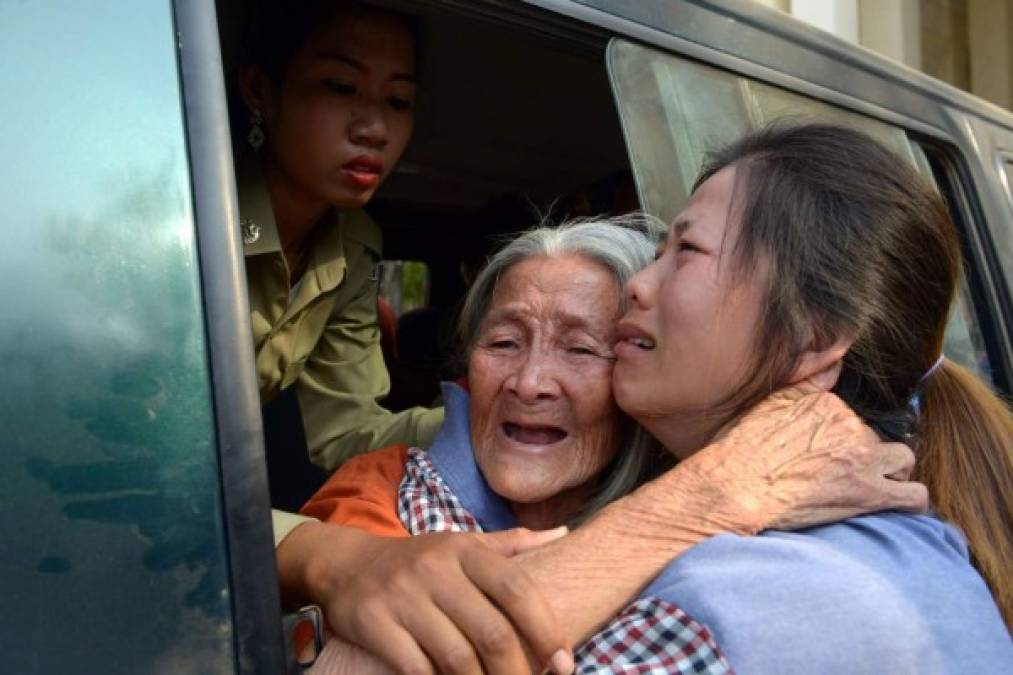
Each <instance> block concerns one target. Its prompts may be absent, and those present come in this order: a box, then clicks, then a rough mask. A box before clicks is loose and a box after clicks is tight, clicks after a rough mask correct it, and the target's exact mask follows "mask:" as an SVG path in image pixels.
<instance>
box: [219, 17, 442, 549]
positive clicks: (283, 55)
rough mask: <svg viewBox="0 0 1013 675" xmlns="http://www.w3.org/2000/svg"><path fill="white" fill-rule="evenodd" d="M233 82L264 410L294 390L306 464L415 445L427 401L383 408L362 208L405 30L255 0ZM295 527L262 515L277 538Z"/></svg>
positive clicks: (380, 149)
mask: <svg viewBox="0 0 1013 675" xmlns="http://www.w3.org/2000/svg"><path fill="white" fill-rule="evenodd" d="M258 19H259V21H258V22H257V25H258V26H262V27H263V28H264V30H262V31H259V34H258V31H256V30H254V31H251V35H250V36H249V39H248V41H247V42H248V44H247V47H246V54H245V55H244V59H243V60H244V64H243V65H242V66H241V67H240V73H239V85H240V93H241V95H242V98H243V102H244V103H245V105H246V108H247V110H248V111H249V115H250V118H249V127H248V135H247V139H246V140H247V147H246V148H244V150H243V151H242V152H240V153H237V154H238V155H239V156H240V158H239V166H238V171H237V173H238V180H239V198H240V218H241V227H242V235H243V243H244V253H245V257H246V272H247V281H248V289H249V298H250V310H251V320H252V326H253V333H254V341H255V346H256V358H257V362H256V367H257V376H258V381H259V385H260V396H261V402H262V404H268V403H269V402H271V401H272V400H273V399H274V398H275V397H276V396H277V395H278V394H279V393H280V392H281V391H283V390H286V389H289V388H292V389H294V391H295V394H296V397H297V399H298V404H299V410H300V413H301V417H302V422H303V428H304V430H305V434H306V442H307V448H308V450H309V455H310V458H311V459H312V461H313V463H314V464H316V465H317V466H319V467H321V468H322V469H323V470H324V471H326V472H330V471H333V470H334V469H335V468H337V466H339V465H340V464H341V462H343V461H344V460H346V459H348V458H349V457H352V456H354V455H357V454H360V453H363V452H366V451H368V450H370V449H374V448H378V447H383V446H386V445H390V444H392V443H395V442H403V443H409V444H412V445H416V444H425V443H427V442H428V441H429V440H430V439H431V437H432V435H433V434H434V433H435V431H436V429H437V428H438V427H439V424H440V422H441V421H442V411H441V410H425V409H412V410H407V411H404V412H401V413H396V414H395V413H391V412H390V411H388V410H386V409H384V408H383V407H381V406H380V404H379V403H378V401H379V400H380V399H381V398H382V397H383V396H385V395H386V394H387V392H388V389H389V378H388V375H387V370H386V368H385V366H384V362H383V355H382V353H381V350H380V335H379V328H378V324H377V318H376V296H377V279H378V276H377V265H378V264H379V261H380V257H381V246H382V239H381V233H380V229H379V228H378V227H377V225H376V223H374V222H373V221H372V219H371V218H370V217H369V216H368V215H367V214H366V213H365V212H364V211H362V209H361V207H362V206H363V205H365V204H366V203H367V202H368V201H369V199H370V198H371V197H372V196H373V194H374V193H375V192H376V190H377V188H378V187H379V186H380V185H381V184H382V182H383V181H384V179H386V178H387V176H388V175H389V174H390V172H391V170H392V169H393V167H394V165H395V164H396V163H397V161H398V159H399V158H400V156H401V153H402V152H403V151H404V148H405V146H406V145H407V143H408V140H409V138H410V137H411V133H412V128H413V111H412V106H413V100H414V97H415V87H416V84H415V43H416V40H415V36H414V31H415V28H414V26H413V25H412V24H411V23H410V21H409V20H408V19H406V18H405V17H402V16H400V15H395V14H391V13H386V12H378V11H374V10H370V9H367V8H363V7H359V6H357V5H350V4H348V3H345V4H340V3H338V4H336V3H333V2H331V3H324V2H308V3H296V5H286V6H284V7H282V6H281V3H269V4H267V5H266V6H265V11H264V13H263V14H262V15H261V16H260V17H258ZM298 522H301V521H300V520H299V519H298V517H296V516H291V515H289V514H281V513H280V512H279V513H276V514H275V535H276V541H280V540H281V538H283V537H284V536H285V535H286V534H287V533H288V532H289V531H290V530H291V528H292V527H293V526H294V525H295V524H297V523H298Z"/></svg>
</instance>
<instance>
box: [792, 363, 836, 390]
mask: <svg viewBox="0 0 1013 675" xmlns="http://www.w3.org/2000/svg"><path fill="white" fill-rule="evenodd" d="M842 367H843V363H842V362H841V361H839V360H838V361H834V362H833V363H831V364H830V365H829V366H827V367H826V368H824V369H823V370H820V371H819V372H816V373H813V374H812V375H810V376H809V377H808V378H806V379H805V380H802V381H801V382H799V383H798V384H797V385H795V388H796V389H797V390H798V391H799V392H800V393H801V394H802V395H806V394H818V393H820V392H824V391H830V390H831V389H833V388H834V385H836V384H837V380H838V378H840V376H841V368H842Z"/></svg>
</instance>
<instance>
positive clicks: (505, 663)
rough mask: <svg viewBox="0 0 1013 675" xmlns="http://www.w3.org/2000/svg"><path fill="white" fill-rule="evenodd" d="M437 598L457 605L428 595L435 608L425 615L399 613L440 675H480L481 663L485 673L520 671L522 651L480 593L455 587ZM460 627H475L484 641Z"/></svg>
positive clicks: (506, 624)
mask: <svg viewBox="0 0 1013 675" xmlns="http://www.w3.org/2000/svg"><path fill="white" fill-rule="evenodd" d="M442 595H443V596H444V598H443V599H445V598H453V599H455V600H460V601H461V604H459V605H456V606H447V605H442V604H441V602H440V601H441V598H440V597H439V596H434V598H433V599H434V601H435V602H436V605H435V606H429V607H426V608H424V609H425V611H411V612H409V611H405V612H402V613H401V617H400V618H401V620H402V621H403V622H404V626H405V628H406V629H407V630H408V632H409V633H411V635H412V636H414V638H415V640H417V641H418V644H419V645H420V646H421V647H422V649H423V650H425V652H426V653H427V654H428V655H429V657H430V658H431V659H432V661H433V664H434V665H435V666H436V668H437V670H438V671H439V672H440V673H441V674H442V675H481V673H482V672H483V664H485V671H484V672H487V673H489V674H490V675H506V674H507V673H523V672H525V667H526V660H525V658H524V650H523V649H522V648H521V645H520V642H519V641H518V639H517V636H516V635H515V634H514V631H513V628H512V627H511V626H510V622H509V621H507V620H506V619H505V618H504V617H503V615H502V614H500V613H499V612H498V611H496V609H495V608H494V607H493V606H492V605H491V604H490V603H489V602H488V600H486V599H484V598H483V597H482V595H481V593H479V592H477V591H476V590H475V589H474V588H473V587H471V586H470V585H468V584H461V585H460V586H459V587H456V588H450V589H447V591H446V593H445V594H442ZM466 603H467V604H466ZM465 610H470V611H471V615H472V616H470V617H469V616H467V615H466V611H465ZM470 622H475V623H470ZM461 626H470V627H471V630H472V632H475V628H474V627H475V626H478V627H480V632H482V633H487V634H488V638H487V641H486V643H484V644H483V643H482V642H480V641H479V640H477V639H476V638H475V637H474V636H472V635H470V634H468V633H466V632H462V631H464V630H467V629H462V628H461ZM478 652H481V653H482V656H481V657H480V656H479V653H478ZM510 668H513V670H510Z"/></svg>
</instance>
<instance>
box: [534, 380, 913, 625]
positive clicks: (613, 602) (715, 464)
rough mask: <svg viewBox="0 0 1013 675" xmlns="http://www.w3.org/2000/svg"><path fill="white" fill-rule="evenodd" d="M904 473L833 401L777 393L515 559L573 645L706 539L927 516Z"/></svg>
mask: <svg viewBox="0 0 1013 675" xmlns="http://www.w3.org/2000/svg"><path fill="white" fill-rule="evenodd" d="M913 465H914V456H913V455H912V453H911V451H910V450H909V449H908V448H906V447H905V446H902V445H898V444H887V443H880V442H879V440H878V438H877V437H876V436H875V434H874V433H873V432H872V431H871V430H870V429H868V428H867V427H866V426H865V425H864V424H862V422H861V421H860V420H859V419H858V417H857V416H856V415H855V414H854V413H853V412H852V411H851V410H850V409H849V408H848V407H847V406H846V405H845V404H844V403H843V402H841V401H840V399H838V398H837V397H836V396H834V395H832V394H826V393H806V394H804V395H802V394H800V392H785V393H784V394H781V395H778V396H775V397H772V398H771V399H768V400H767V401H766V402H764V403H763V404H761V405H760V406H758V407H757V408H756V409H754V410H753V411H751V412H750V413H749V414H748V415H747V416H746V417H744V418H743V419H742V420H740V421H739V422H738V424H737V425H736V426H735V427H733V428H732V429H731V430H730V431H729V432H728V433H726V434H725V435H724V436H723V437H722V438H720V439H719V440H717V441H715V442H714V443H713V444H711V445H710V446H708V447H707V448H705V449H703V450H701V451H700V452H698V453H697V454H695V455H693V456H692V457H691V458H689V459H687V460H685V461H683V462H682V463H680V464H679V465H678V466H677V467H676V468H675V469H672V470H671V471H669V472H668V473H666V474H664V475H663V476H661V477H660V478H658V479H656V480H654V481H652V482H651V483H648V484H647V485H644V486H643V487H641V488H640V489H639V490H637V491H635V492H634V493H632V494H630V495H628V496H627V497H625V498H623V499H620V500H618V501H616V502H614V503H613V504H610V505H609V506H608V507H606V508H605V509H603V510H602V511H601V512H599V514H597V515H596V517H594V518H593V519H592V520H591V521H590V522H588V523H587V524H586V525H584V526H583V527H581V528H579V529H578V530H576V531H575V532H573V533H571V534H570V535H569V536H567V537H565V538H563V539H561V540H559V541H556V542H553V543H551V544H548V545H547V546H545V547H542V548H541V549H538V550H536V551H532V552H529V553H526V554H523V555H521V556H520V559H521V561H522V562H523V564H524V566H525V569H526V570H527V571H528V572H529V573H530V574H531V575H532V576H533V577H534V578H535V580H536V582H537V583H538V585H539V586H540V587H541V588H542V589H543V590H544V591H545V592H546V594H547V596H548V597H549V599H550V603H551V604H552V607H553V610H554V611H555V613H556V615H557V616H559V617H561V618H562V619H563V624H564V626H565V627H566V628H567V630H568V632H569V636H570V638H571V640H572V642H571V644H576V643H578V642H580V641H582V640H583V639H584V638H586V637H587V636H588V635H590V634H591V633H593V632H594V630H595V629H597V628H598V627H599V626H601V625H602V624H603V623H604V622H605V621H607V620H608V619H609V618H611V617H612V616H614V615H615V614H616V613H618V612H619V610H620V609H621V608H622V607H623V606H625V605H626V603H628V602H629V601H630V599H631V598H633V597H635V596H636V595H637V593H638V592H639V591H640V589H641V588H642V587H643V586H644V585H646V584H647V583H648V582H649V581H650V580H651V579H652V578H654V577H655V576H657V574H658V573H660V571H661V570H662V569H663V568H664V566H665V565H666V564H667V563H668V562H670V561H671V560H672V559H674V558H675V557H677V556H678V555H680V554H681V553H683V552H685V551H686V550H688V549H689V548H690V547H692V546H693V545H694V544H697V543H699V542H701V541H703V540H704V539H707V538H709V537H711V536H713V535H715V534H718V533H721V532H731V533H738V534H744V535H748V534H755V533H757V532H759V531H760V530H763V529H768V528H781V529H797V528H801V527H806V526H811V525H815V524H820V523H826V522H831V521H836V520H841V519H843V518H847V517H850V516H853V515H857V514H860V513H866V512H869V511H876V510H880V509H885V508H900V509H907V510H915V511H918V510H924V509H925V508H926V505H927V499H928V497H927V493H926V490H925V487H924V486H923V485H921V484H918V483H907V482H903V481H904V480H905V479H906V478H907V476H908V475H909V474H910V471H911V469H912V467H913ZM894 478H900V479H901V480H894ZM589 589H594V592H593V593H589V592H588V590H589Z"/></svg>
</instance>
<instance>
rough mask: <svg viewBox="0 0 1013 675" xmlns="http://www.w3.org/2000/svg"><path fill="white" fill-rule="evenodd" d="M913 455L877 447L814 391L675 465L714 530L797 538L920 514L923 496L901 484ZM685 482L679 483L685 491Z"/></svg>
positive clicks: (795, 394)
mask: <svg viewBox="0 0 1013 675" xmlns="http://www.w3.org/2000/svg"><path fill="white" fill-rule="evenodd" d="M914 461H915V460H914V454H913V453H912V452H911V449H910V448H908V447H907V446H906V445H903V444H900V443H884V442H881V441H880V440H879V437H878V436H877V435H876V433H875V432H874V431H873V430H872V429H870V428H869V427H868V426H866V425H865V424H864V423H862V421H861V420H860V419H859V418H858V416H857V415H856V414H855V413H854V412H853V411H852V410H851V409H850V408H849V407H848V406H847V405H846V404H845V403H844V402H843V401H841V399H839V398H838V397H837V396H835V395H834V394H831V393H828V392H826V391H825V385H824V383H821V382H807V383H804V384H802V385H799V386H796V387H792V388H789V389H785V390H783V391H781V392H778V393H777V394H775V395H773V396H771V397H770V398H768V399H767V400H766V401H764V402H762V403H761V404H759V405H758V406H756V407H755V408H754V409H753V410H751V411H750V412H749V413H747V414H746V415H745V416H744V417H742V418H741V419H740V420H738V422H737V423H736V424H735V425H734V426H733V427H731V428H730V429H728V430H726V431H725V432H724V433H723V435H722V436H721V437H720V438H718V439H717V440H716V441H715V442H714V443H712V444H711V445H710V446H708V447H707V448H705V449H703V450H701V451H700V452H698V453H696V454H695V455H693V456H692V457H690V458H689V459H687V460H685V461H684V462H682V463H681V464H680V465H679V467H678V469H677V470H678V471H684V472H692V474H694V476H695V478H694V479H693V480H690V481H688V482H689V483H690V484H691V485H696V486H697V489H698V490H699V491H700V492H701V493H702V494H705V495H706V499H707V500H708V501H710V505H709V508H710V509H711V511H710V515H709V516H708V517H709V519H711V520H712V521H713V523H714V524H715V525H716V528H717V529H718V530H724V531H732V532H738V533H742V534H753V533H756V532H758V531H760V530H763V529H768V528H779V529H798V528H802V527H809V526H813V525H819V524H823V523H827V522H833V521H837V520H842V519H844V518H849V517H852V516H856V515H860V514H863V513H868V512H871V511H880V510H884V509H900V510H905V511H915V512H919V511H924V510H925V509H926V508H927V507H928V491H927V489H926V488H925V486H924V485H922V484H921V483H912V482H907V479H908V478H909V477H910V475H911V471H912V469H913V468H914ZM686 482H687V481H683V484H684V485H685V484H686Z"/></svg>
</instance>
